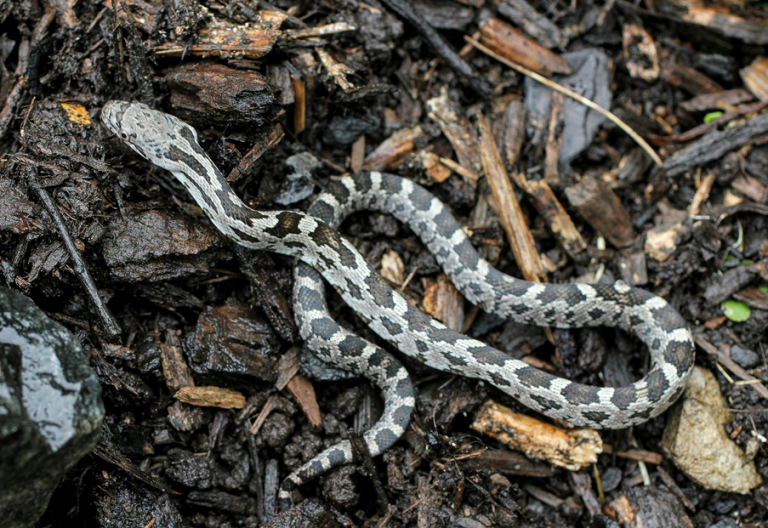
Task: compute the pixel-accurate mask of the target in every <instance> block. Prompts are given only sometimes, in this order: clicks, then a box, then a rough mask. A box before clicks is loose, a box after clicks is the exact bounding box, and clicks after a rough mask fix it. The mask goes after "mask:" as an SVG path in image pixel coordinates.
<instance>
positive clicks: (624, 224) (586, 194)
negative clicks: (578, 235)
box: [565, 176, 637, 248]
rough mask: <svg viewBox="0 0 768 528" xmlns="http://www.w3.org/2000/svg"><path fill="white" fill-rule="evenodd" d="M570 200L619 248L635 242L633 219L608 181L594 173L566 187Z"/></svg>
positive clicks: (588, 220) (582, 214)
mask: <svg viewBox="0 0 768 528" xmlns="http://www.w3.org/2000/svg"><path fill="white" fill-rule="evenodd" d="M565 195H566V196H567V197H568V201H570V202H571V205H572V206H573V207H575V208H576V209H577V210H578V211H579V213H580V214H581V216H583V217H584V219H585V220H586V221H587V222H589V224H590V225H591V226H592V227H594V228H595V229H596V230H597V231H598V232H599V233H600V234H601V235H603V236H604V237H605V238H606V240H608V241H609V242H610V243H611V244H613V245H614V246H616V247H619V248H621V247H625V246H628V245H630V244H632V242H634V240H635V238H636V236H637V234H636V233H635V228H634V226H633V225H632V218H631V217H630V216H629V213H628V212H627V210H626V209H625V208H624V206H623V205H622V203H621V200H619V197H618V196H616V194H615V193H614V192H613V191H612V190H611V188H610V187H609V186H608V184H607V183H605V182H604V181H603V180H601V179H598V178H595V177H594V176H584V177H583V178H582V179H581V181H580V182H579V183H578V184H577V185H574V186H572V187H568V188H567V189H566V190H565Z"/></svg>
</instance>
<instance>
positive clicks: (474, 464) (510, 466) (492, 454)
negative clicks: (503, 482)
mask: <svg viewBox="0 0 768 528" xmlns="http://www.w3.org/2000/svg"><path fill="white" fill-rule="evenodd" d="M465 464H466V465H467V466H469V467H471V468H472V469H475V470H486V471H494V472H498V473H503V474H505V475H522V476H526V477H551V476H552V475H554V474H555V470H554V469H553V468H552V466H550V465H549V464H542V463H538V462H533V461H531V460H529V459H528V458H526V457H525V456H523V455H521V454H520V453H515V452H514V451H501V450H497V449H486V450H485V451H483V452H482V453H481V454H480V456H477V457H473V458H469V459H467V460H466V462H465Z"/></svg>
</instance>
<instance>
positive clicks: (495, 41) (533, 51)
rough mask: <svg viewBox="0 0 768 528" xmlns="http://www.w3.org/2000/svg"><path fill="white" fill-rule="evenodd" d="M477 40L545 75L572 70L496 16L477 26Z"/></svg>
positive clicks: (555, 55)
mask: <svg viewBox="0 0 768 528" xmlns="http://www.w3.org/2000/svg"><path fill="white" fill-rule="evenodd" d="M480 42H482V43H483V44H484V45H485V46H488V47H489V48H490V49H492V50H493V51H494V52H496V53H498V54H499V55H501V56H502V57H504V58H506V59H508V60H511V61H512V62H516V63H517V64H520V65H522V66H524V67H526V68H528V69H531V70H533V71H535V72H537V73H540V74H542V75H546V76H547V77H549V76H551V75H553V74H556V73H561V74H564V75H568V74H570V73H572V72H573V70H571V67H570V66H568V62H567V61H566V60H565V59H564V58H563V57H562V56H561V55H558V54H557V53H554V52H552V51H550V50H548V49H547V48H545V47H544V46H542V45H541V44H539V43H538V42H536V41H535V40H531V39H530V38H528V37H527V36H525V35H524V34H523V33H521V32H519V31H518V30H516V29H515V28H513V27H512V26H510V25H509V24H507V23H505V22H502V21H501V20H499V19H498V18H493V17H491V18H489V19H488V20H486V21H485V22H483V24H482V25H481V26H480Z"/></svg>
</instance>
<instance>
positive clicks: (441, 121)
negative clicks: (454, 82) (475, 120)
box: [427, 86, 483, 174]
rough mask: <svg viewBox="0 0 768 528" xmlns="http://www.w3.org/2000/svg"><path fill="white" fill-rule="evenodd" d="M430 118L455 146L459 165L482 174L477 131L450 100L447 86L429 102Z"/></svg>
mask: <svg viewBox="0 0 768 528" xmlns="http://www.w3.org/2000/svg"><path fill="white" fill-rule="evenodd" d="M427 109H428V110H429V118H430V119H432V120H433V121H435V123H437V125H438V126H439V127H440V130H442V132H443V134H444V135H445V137H446V138H447V139H448V141H449V142H450V143H451V145H452V146H453V150H454V151H455V152H456V157H457V158H458V159H459V165H461V166H462V167H464V168H466V169H469V170H470V171H472V172H474V173H475V174H480V173H482V170H483V162H482V161H481V159H480V153H479V152H478V146H477V131H476V130H475V128H474V127H472V126H470V124H469V121H468V120H467V118H466V117H464V115H463V113H462V111H461V109H460V108H459V106H458V104H456V103H454V102H453V101H451V100H450V99H449V98H448V91H447V90H446V88H445V86H443V88H442V89H441V90H440V96H439V97H433V98H432V99H430V100H428V101H427Z"/></svg>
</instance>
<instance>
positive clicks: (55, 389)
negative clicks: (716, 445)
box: [0, 288, 104, 528]
mask: <svg viewBox="0 0 768 528" xmlns="http://www.w3.org/2000/svg"><path fill="white" fill-rule="evenodd" d="M85 357H86V356H85V355H84V353H83V351H82V348H81V347H80V344H79V343H78V342H77V340H76V339H75V338H74V336H72V334H70V332H69V331H68V330H67V329H66V328H64V327H63V326H61V325H59V324H58V323H55V322H53V321H52V320H50V319H49V318H48V317H47V316H46V315H45V314H44V313H43V312H42V311H41V310H40V309H38V308H37V307H36V306H35V305H34V304H33V303H32V302H31V301H30V300H29V299H27V298H26V297H24V296H22V295H20V294H18V293H16V292H14V291H11V290H8V289H6V288H0V519H2V525H3V527H4V528H17V527H26V526H32V525H33V524H34V523H35V521H36V520H37V518H38V517H39V516H40V515H41V514H42V513H43V511H44V510H45V507H46V505H47V504H48V500H49V499H50V497H51V494H52V493H53V490H54V489H55V488H56V486H57V485H58V483H59V481H60V480H61V478H62V476H63V475H64V474H65V473H66V472H67V470H69V469H70V468H71V467H72V466H73V465H74V464H75V463H76V462H77V461H78V460H80V458H82V457H83V456H84V455H86V454H87V453H88V452H90V451H91V449H93V447H94V446H95V445H96V442H97V441H98V438H99V433H100V431H101V422H102V420H103V418H104V407H103V405H102V402H101V386H100V385H99V382H98V378H97V377H96V374H95V373H94V372H93V370H92V369H91V368H90V367H89V366H88V363H87V362H86V359H85Z"/></svg>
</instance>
